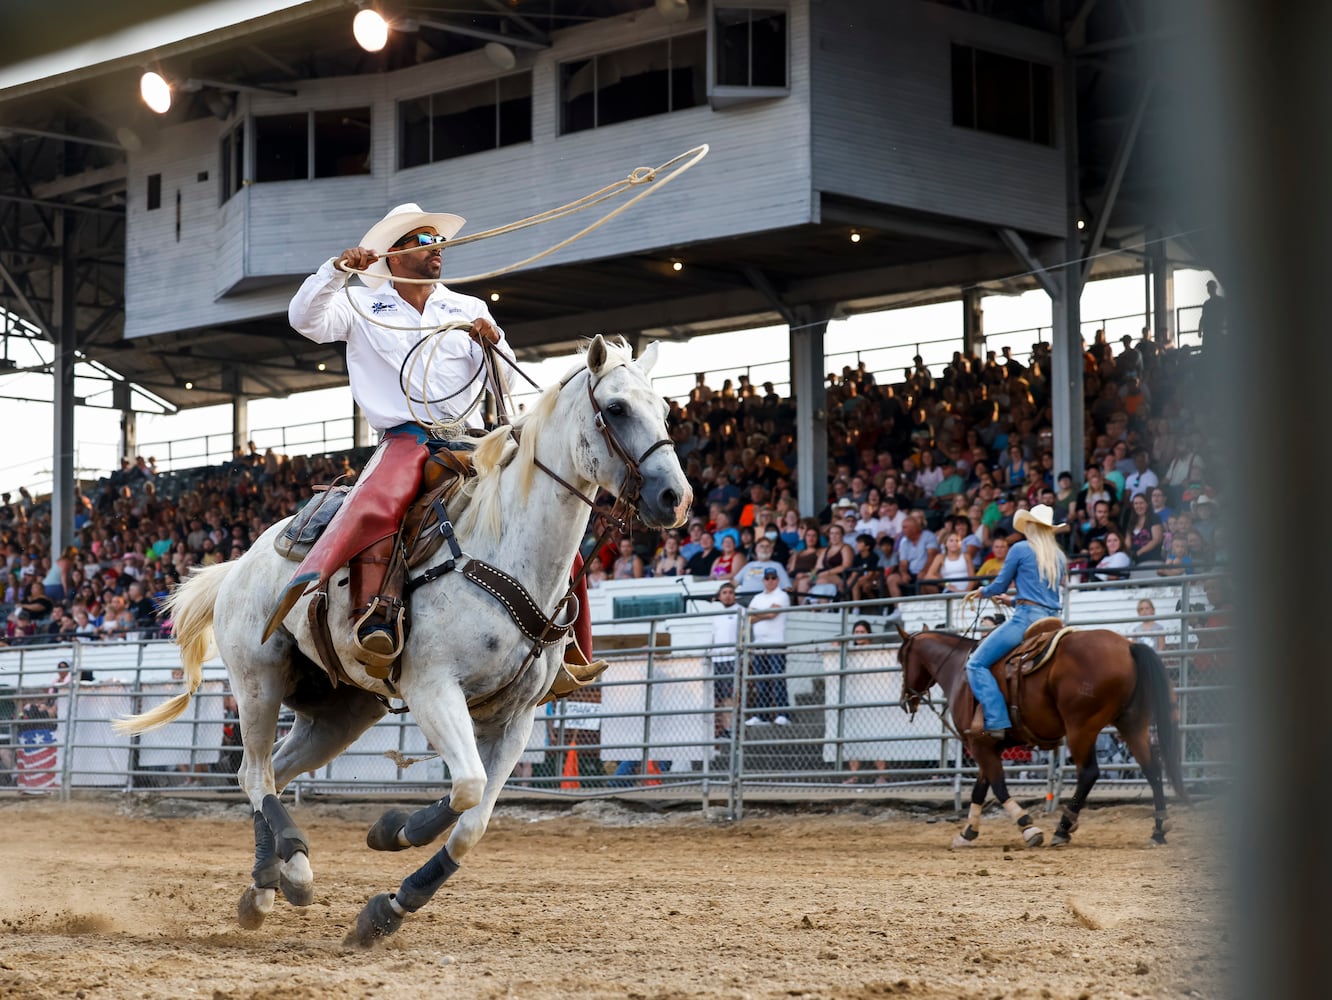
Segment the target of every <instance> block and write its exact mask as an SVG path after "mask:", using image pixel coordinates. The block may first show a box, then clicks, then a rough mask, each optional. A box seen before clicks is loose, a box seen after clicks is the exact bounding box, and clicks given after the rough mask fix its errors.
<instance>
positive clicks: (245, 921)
mask: <svg viewBox="0 0 1332 1000" xmlns="http://www.w3.org/2000/svg"><path fill="white" fill-rule="evenodd" d="M257 894H258V890H257V889H255V887H254V886H250V887H249V888H248V889H246V890H245V891H244V892H242V893H241V898H240V901H239V902H237V903H236V922H237V923H238V924H240V926H241V929H242V930H246V931H257V930H258V929H259V928H260V927H262V926H263V925H264V917H266V916H268V914H267V913H265V912H264V911H263V910H261V909H259V906H258V904H257V903H256V901H255V900H256V896H257Z"/></svg>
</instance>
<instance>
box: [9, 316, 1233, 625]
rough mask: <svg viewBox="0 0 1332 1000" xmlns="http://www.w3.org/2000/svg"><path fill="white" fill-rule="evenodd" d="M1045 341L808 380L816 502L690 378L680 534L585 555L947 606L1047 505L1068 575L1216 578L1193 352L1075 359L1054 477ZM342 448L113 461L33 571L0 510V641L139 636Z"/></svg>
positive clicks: (770, 447)
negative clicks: (823, 455) (1073, 413)
mask: <svg viewBox="0 0 1332 1000" xmlns="http://www.w3.org/2000/svg"><path fill="white" fill-rule="evenodd" d="M1049 371H1050V354H1049V345H1047V344H1036V345H1033V347H1032V351H1031V353H1030V355H1029V356H1028V357H1027V358H1025V359H1024V360H1019V359H1018V358H1017V357H1015V356H1014V355H1013V352H1012V351H1011V350H1010V349H1008V348H1005V349H1004V350H1003V352H1002V354H996V353H995V352H993V351H991V352H989V353H988V354H987V355H986V357H985V358H984V359H983V360H982V359H979V358H970V357H966V356H964V355H963V354H962V353H960V352H958V353H955V354H954V355H953V358H952V361H951V362H950V363H949V364H948V365H947V366H945V367H944V369H943V370H942V371H941V372H939V373H938V374H937V375H936V374H933V373H932V372H931V371H930V369H929V368H927V367H926V366H925V365H924V364H923V362H922V361H921V359H920V358H916V359H915V363H914V364H913V366H912V367H910V368H907V369H906V370H905V371H903V372H902V377H901V379H900V380H899V381H891V380H888V379H884V378H883V377H882V375H880V376H878V377H876V375H875V374H874V373H872V372H870V371H868V370H867V368H866V366H865V365H864V364H861V365H859V366H857V367H845V368H843V369H842V371H841V372H840V373H832V374H829V375H828V377H827V389H826V393H827V399H826V412H827V415H828V454H829V462H828V475H827V484H828V485H827V494H826V497H825V498H824V502H823V503H822V504H821V505H820V506H819V509H817V510H801V509H799V506H798V501H797V499H796V486H795V483H796V460H797V456H796V428H795V417H796V407H795V403H794V401H793V400H792V399H789V398H785V397H783V396H781V395H779V394H778V393H777V392H776V391H775V389H774V386H773V384H772V383H771V382H766V383H764V384H763V385H762V386H755V385H754V384H752V383H751V381H750V380H749V378H748V377H747V376H746V375H744V374H741V375H739V377H738V378H736V379H735V380H731V379H726V380H725V381H724V382H723V383H722V385H721V387H720V388H719V389H714V388H712V387H710V386H709V385H708V384H707V383H706V380H705V377H704V376H703V375H699V376H698V378H697V384H696V385H695V387H694V389H693V390H692V391H691V392H690V394H689V397H688V399H687V400H686V401H684V402H680V401H674V402H672V403H671V404H670V415H669V427H670V433H671V437H672V440H673V441H674V443H675V448H676V452H677V454H678V455H679V456H680V459H681V462H682V464H683V466H684V469H685V473H686V475H687V476H688V478H689V481H690V483H691V485H692V486H693V488H694V498H695V500H694V508H693V510H692V512H691V516H690V518H689V521H688V523H687V525H686V526H685V527H684V528H682V529H680V530H672V531H667V532H663V533H661V534H659V535H656V534H652V533H644V532H638V533H635V534H634V535H632V536H630V537H624V538H612V539H611V540H610V541H609V542H607V543H606V544H605V545H604V546H603V547H602V548H600V549H599V550H596V551H593V548H594V546H593V544H592V543H593V538H594V536H593V534H592V532H591V530H589V534H588V536H587V543H586V545H585V548H584V555H585V557H586V558H588V560H589V562H590V563H591V569H590V573H589V580H590V582H591V584H592V585H593V586H597V585H599V584H600V583H601V582H603V581H605V580H620V579H632V578H639V577H644V576H684V575H692V576H695V577H701V578H706V579H712V580H718V581H730V582H731V583H733V584H734V585H735V587H736V590H737V592H738V593H739V594H740V595H741V596H742V598H744V597H747V596H752V595H754V594H758V593H761V592H763V591H764V579H765V572H766V571H768V570H769V569H771V570H774V571H775V573H776V576H777V580H778V586H779V589H781V590H782V591H784V592H788V593H789V594H790V595H791V597H792V599H793V600H795V601H802V602H811V601H816V600H831V599H838V598H840V599H862V600H872V599H876V598H878V599H882V600H883V601H884V602H885V605H886V603H887V602H890V601H891V600H892V599H894V598H898V597H901V596H904V595H909V594H917V593H931V592H936V593H937V592H959V591H963V590H966V589H969V587H970V585H971V582H972V581H974V580H975V579H976V578H978V577H988V576H993V575H994V574H995V573H997V572H998V571H999V568H1000V567H1001V566H1002V564H1003V559H1004V557H1005V555H1006V552H1007V546H1008V544H1009V543H1011V542H1013V541H1015V540H1016V539H1017V538H1019V537H1020V536H1019V535H1018V534H1017V533H1016V532H1015V531H1014V530H1013V516H1014V515H1015V514H1016V513H1017V511H1018V510H1019V509H1021V508H1023V507H1029V506H1032V505H1035V504H1037V503H1048V504H1050V505H1051V506H1052V507H1053V508H1054V510H1055V519H1056V521H1066V522H1068V524H1069V526H1070V530H1068V531H1067V532H1066V533H1065V534H1064V535H1062V536H1061V537H1062V538H1063V540H1064V544H1065V545H1066V547H1067V550H1068V553H1069V555H1070V559H1071V566H1072V568H1073V571H1074V573H1075V574H1076V577H1077V578H1080V579H1102V580H1109V579H1117V578H1122V577H1124V576H1125V575H1127V574H1129V573H1131V572H1135V571H1136V572H1153V573H1156V574H1160V575H1163V576H1168V575H1175V574H1183V573H1188V572H1191V571H1196V570H1198V569H1202V568H1206V567H1209V566H1213V565H1217V564H1224V563H1225V562H1226V558H1227V542H1226V538H1225V533H1224V529H1223V528H1222V527H1221V526H1220V525H1219V524H1218V519H1217V517H1216V511H1217V509H1218V506H1219V504H1220V503H1221V502H1222V499H1223V497H1224V494H1225V488H1226V482H1225V472H1226V463H1224V462H1223V461H1221V460H1220V459H1219V457H1218V456H1216V455H1214V454H1211V453H1210V452H1209V450H1208V439H1207V435H1206V426H1207V423H1206V411H1205V405H1206V403H1205V401H1206V386H1205V385H1203V384H1201V383H1202V382H1203V381H1204V380H1203V379H1202V378H1201V377H1200V373H1201V371H1202V368H1201V357H1200V356H1199V355H1197V354H1194V353H1192V352H1188V351H1182V350H1175V349H1173V348H1172V347H1171V346H1170V345H1164V346H1162V345H1158V344H1156V343H1155V342H1154V341H1153V340H1152V338H1151V337H1150V336H1149V335H1148V334H1147V333H1146V331H1144V334H1143V336H1142V337H1141V338H1140V339H1139V340H1138V341H1137V342H1134V341H1133V340H1132V338H1130V337H1127V336H1126V337H1124V338H1122V340H1121V345H1120V347H1119V348H1118V350H1116V349H1115V348H1114V347H1113V345H1111V344H1110V343H1108V342H1107V340H1106V338H1105V336H1104V334H1103V333H1101V332H1098V334H1097V335H1096V337H1095V339H1094V341H1093V342H1092V343H1091V344H1090V345H1087V346H1086V351H1085V354H1084V379H1085V392H1086V399H1085V408H1084V412H1085V422H1086V427H1085V430H1086V439H1085V454H1086V455H1087V467H1086V468H1085V469H1082V470H1078V472H1077V474H1076V475H1075V474H1074V473H1073V471H1071V470H1057V471H1056V470H1055V468H1054V464H1053V457H1052V423H1053V421H1052V417H1051V391H1050V379H1049ZM360 457H362V456H353V455H341V456H337V457H333V456H321V457H314V458H305V457H293V458H290V459H288V458H286V457H284V456H281V455H276V454H274V452H273V451H272V450H271V449H269V450H267V451H264V452H261V451H260V450H259V449H258V448H256V447H255V446H254V445H253V443H251V445H250V447H249V449H248V451H246V450H243V449H237V452H236V455H235V456H234V458H233V460H232V461H230V462H228V463H225V464H223V465H221V466H215V467H212V468H209V469H206V470H201V471H195V472H193V473H188V474H174V473H173V474H168V475H165V476H163V475H160V474H159V473H158V472H157V469H156V463H155V461H154V460H153V459H151V458H146V459H145V458H142V457H140V458H136V459H134V460H131V459H129V458H126V459H124V460H122V462H121V466H120V468H119V469H118V470H117V471H115V472H114V473H112V474H111V475H109V476H107V477H106V478H105V479H103V480H101V481H100V482H98V483H97V484H96V485H95V486H94V487H92V488H90V489H88V490H86V491H82V490H81V491H78V492H76V494H75V497H74V503H75V515H74V526H75V538H74V544H73V545H72V546H70V547H69V548H68V549H67V550H66V551H65V552H64V553H63V554H62V555H60V556H59V557H58V558H57V559H56V560H55V562H54V563H52V561H51V557H50V537H51V511H50V505H49V502H37V501H36V500H34V498H33V497H32V495H31V494H30V493H29V492H28V490H26V489H20V490H19V491H18V495H17V497H15V496H13V495H11V494H8V493H6V494H4V495H3V496H2V497H0V546H3V551H4V554H5V572H6V577H5V580H4V583H3V593H0V598H3V605H4V611H5V614H6V628H5V634H4V635H3V636H0V644H10V645H12V644H15V643H21V642H39V641H40V642H50V641H81V642H82V641H87V642H92V641H104V640H109V639H117V638H136V637H149V636H154V635H157V634H159V633H160V630H161V629H163V628H164V626H165V625H169V623H163V622H162V621H161V620H160V617H159V609H160V607H161V605H162V602H163V600H164V599H165V597H166V596H167V595H168V594H169V593H170V591H171V588H172V587H173V586H175V584H177V583H178V582H179V581H180V580H181V579H182V578H183V576H184V575H185V574H186V573H187V572H188V571H189V570H190V568H191V567H193V566H199V565H202V566H206V565H210V564H212V563H216V562H220V561H224V560H228V559H234V558H237V557H238V556H240V555H241V554H242V553H244V552H245V551H246V550H247V549H248V548H249V546H250V545H251V544H252V543H253V542H254V540H255V539H256V538H258V536H259V535H260V534H261V533H262V532H263V531H264V530H265V529H266V528H267V527H268V525H270V524H272V523H273V522H274V521H276V520H279V519H281V518H283V517H286V516H287V515H289V514H292V513H294V512H295V511H296V510H298V509H299V508H300V507H301V506H302V505H303V504H304V503H305V502H306V501H307V500H308V499H309V498H310V496H311V495H312V488H313V487H314V486H316V485H318V484H322V483H329V482H332V481H334V480H335V479H337V478H338V477H339V476H344V475H351V474H354V464H353V458H360Z"/></svg>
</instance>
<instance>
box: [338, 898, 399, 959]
mask: <svg viewBox="0 0 1332 1000" xmlns="http://www.w3.org/2000/svg"><path fill="white" fill-rule="evenodd" d="M391 899H392V897H390V896H389V894H388V893H386V892H381V893H379V895H377V896H371V897H370V902H368V903H366V904H365V907H364V908H363V909H362V910H361V912H360V913H359V914H357V916H356V925H355V926H354V927H352V929H351V930H349V931H348V932H347V937H346V938H345V939H344V940H343V942H342V943H343V944H344V945H346V946H347V947H349V948H373V947H374V945H375V942H376V941H379V940H381V939H382V938H386V937H388V936H389V935H390V934H392V933H393V932H394V931H396V930H397V929H398V928H399V927H401V926H402V917H400V916H399V915H398V914H397V912H396V911H395V910H394V909H393V904H392V902H391Z"/></svg>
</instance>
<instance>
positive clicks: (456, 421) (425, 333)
mask: <svg viewBox="0 0 1332 1000" xmlns="http://www.w3.org/2000/svg"><path fill="white" fill-rule="evenodd" d="M708 149H709V147H708V145H707V143H704V144H702V145H700V146H695V147H694V148H693V149H690V150H687V151H685V152H683V153H681V154H679V155H678V156H673V157H671V159H669V160H667V161H666V162H665V163H662V164H661V165H660V166H656V167H636V168H634V170H632V171H631V172H630V173H629V176H628V177H626V178H624V179H623V180H619V181H615V182H614V183H612V184H608V185H606V186H605V187H603V188H600V189H599V190H597V191H593V192H592V193H591V194H587V195H584V196H583V197H581V198H577V199H575V200H574V201H571V202H568V203H567V204H564V205H561V206H559V207H558V208H552V209H549V210H547V211H545V212H539V213H538V214H536V215H529V216H528V217H527V218H525V219H519V220H518V221H517V222H510V223H508V224H506V225H503V226H496V227H495V228H493V229H487V230H484V231H482V232H479V233H473V234H472V235H470V236H463V237H458V238H456V239H452V240H449V241H448V243H447V244H446V246H449V247H454V246H461V245H463V244H466V243H474V242H476V241H477V240H485V239H490V238H492V237H495V236H503V235H505V234H507V233H513V232H517V231H519V230H521V229H528V228H530V227H532V226H536V225H540V224H542V223H545V222H553V221H554V220H556V219H562V218H564V217H565V216H567V215H573V214H575V213H576V212H581V211H583V210H584V209H588V208H591V207H592V206H594V205H599V204H601V203H602V202H604V201H608V200H610V199H611V198H615V197H617V196H619V195H620V194H623V193H624V192H625V191H628V190H629V189H630V188H634V187H641V186H642V185H644V184H646V185H647V187H646V188H644V189H643V190H642V191H640V192H638V194H636V195H634V196H633V197H632V198H630V199H629V200H628V201H626V202H625V203H624V204H623V205H620V206H618V207H616V208H614V209H612V210H611V211H609V212H607V213H606V214H605V215H603V216H602V217H601V218H599V219H597V220H596V221H595V222H593V223H592V224H591V225H589V226H585V227H584V228H583V229H580V230H579V231H578V232H576V233H574V234H573V235H572V236H569V237H567V238H565V239H563V240H560V241H559V242H558V243H555V244H554V245H552V246H550V247H547V248H546V249H545V250H542V251H541V252H540V253H536V254H533V255H532V256H530V257H526V258H524V259H523V260H520V261H517V262H515V263H513V264H509V265H506V266H505V267H501V268H496V269H495V270H493V271H485V272H483V273H481V274H468V275H463V276H461V277H454V278H446V277H444V276H442V275H441V276H440V277H438V278H396V277H395V278H394V279H393V281H394V282H395V283H402V284H411V285H434V284H446V283H447V284H451V285H461V284H467V283H469V282H474V281H484V280H486V279H487V278H493V277H496V276H498V275H501V274H508V273H509V272H511V271H516V270H518V269H519V268H523V267H526V266H527V265H529V264H533V263H535V262H536V261H539V260H542V259H543V258H545V257H549V256H550V255H551V254H553V253H556V252H557V251H559V250H562V249H564V248H565V247H567V246H569V245H570V244H573V243H576V242H577V241H578V240H580V239H582V238H583V237H584V236H586V235H588V234H589V233H591V232H594V231H595V230H597V229H600V228H601V227H602V226H604V225H605V224H606V223H608V222H610V220H611V219H613V218H615V217H616V216H617V215H620V214H621V213H623V212H625V211H627V210H628V209H629V208H630V207H632V206H633V205H635V204H637V203H638V202H640V201H642V200H643V199H644V198H646V197H647V196H648V195H650V194H652V193H653V192H654V191H658V190H660V189H661V188H663V187H665V186H666V185H667V184H669V183H670V182H671V181H673V180H674V179H675V178H677V177H679V176H680V175H681V174H682V173H684V172H685V171H686V170H688V169H689V168H690V167H692V166H693V165H694V164H696V163H697V162H698V161H699V160H701V159H703V157H705V156H707V155H708ZM419 250H420V248H419V247H405V248H403V249H401V250H389V251H386V252H385V253H382V254H379V255H378V256H379V257H380V259H383V258H386V257H396V256H397V255H398V254H404V253H417V252H419ZM334 267H336V268H338V270H340V271H345V272H348V273H351V274H361V275H364V274H366V273H367V271H366V270H364V269H360V268H354V267H347V266H346V265H345V264H343V263H342V262H341V261H338V262H336V263H335V264H334ZM343 291H344V293H345V294H346V296H347V301H348V303H349V304H350V305H351V307H352V310H353V311H354V312H355V313H356V314H357V315H358V316H360V317H361V318H362V319H364V320H366V321H367V322H369V323H372V324H374V325H375V326H378V327H380V328H381V329H385V330H392V331H395V332H399V333H418V334H420V335H421V340H420V341H418V342H417V343H416V345H414V346H413V347H412V349H411V350H410V351H408V352H407V356H406V357H405V358H403V362H402V365H401V367H400V368H399V370H398V379H399V388H401V389H402V391H403V394H404V395H405V396H406V398H407V407H408V410H409V412H410V413H411V414H412V418H413V419H414V420H416V421H417V422H418V423H420V424H421V425H422V426H424V427H427V428H429V429H431V431H432V432H434V433H437V434H438V435H439V436H441V437H445V438H448V437H456V436H458V434H459V432H460V431H461V429H462V427H463V426H464V423H465V421H466V418H467V417H468V415H470V414H471V413H472V412H473V411H474V410H475V409H476V408H477V407H478V406H479V405H480V404H481V400H482V397H483V396H484V394H485V385H484V374H485V366H484V365H481V366H479V367H478V368H477V370H476V372H475V373H474V374H473V375H472V377H471V378H470V379H469V380H468V381H467V383H466V384H465V385H464V386H463V388H462V389H459V390H458V391H457V392H453V393H450V394H449V395H448V396H444V397H441V398H440V399H430V398H428V397H427V396H426V394H425V386H426V384H427V383H426V380H427V379H428V377H429V374H430V366H431V362H432V361H433V359H434V355H435V350H436V349H437V345H438V342H439V339H440V337H441V335H442V334H446V333H449V332H450V331H452V330H454V329H460V328H461V329H465V328H466V327H467V326H468V325H469V324H467V323H460V322H457V321H450V322H448V323H445V324H443V325H441V326H436V327H421V326H394V325H392V324H389V323H384V322H382V321H381V320H380V319H378V318H377V317H375V316H372V315H370V314H368V313H366V312H365V311H364V310H362V309H361V308H360V306H358V305H357V304H356V300H355V299H354V298H353V297H352V295H351V289H350V286H344V287H343ZM427 342H429V343H430V344H431V349H430V351H429V352H428V353H426V354H425V355H424V360H422V356H421V355H420V353H419V352H420V350H421V348H423V347H424V346H425V345H426V343H427ZM501 357H502V355H501ZM504 360H505V361H506V362H508V359H507V358H505V359H504ZM418 364H419V365H420V369H421V381H420V382H419V383H415V384H419V385H420V386H421V392H420V393H419V394H414V393H413V391H412V389H411V386H412V384H413V382H412V376H413V375H414V374H415V372H416V368H417V365H418ZM495 375H496V378H495V381H496V383H497V384H496V389H497V391H502V390H503V388H504V386H503V382H502V381H501V380H499V379H498V377H497V376H498V373H497V372H496V373H495ZM478 381H481V383H482V384H481V385H479V386H478V388H477V391H476V394H475V396H474V397H473V399H472V401H471V402H470V403H469V404H468V405H467V407H466V409H464V410H463V411H462V412H461V413H460V414H456V415H455V416H452V417H443V416H441V415H440V414H437V413H436V412H435V411H434V410H433V407H434V405H435V404H441V403H445V402H448V401H449V400H450V399H453V398H455V397H457V396H459V395H461V394H462V393H463V392H464V391H466V390H467V389H468V388H469V387H470V386H472V385H474V384H476V383H477V382H478ZM529 381H530V379H529ZM417 405H420V406H421V407H422V408H423V412H422V413H418V411H417V409H416V407H417Z"/></svg>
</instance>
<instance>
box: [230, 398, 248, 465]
mask: <svg viewBox="0 0 1332 1000" xmlns="http://www.w3.org/2000/svg"><path fill="white" fill-rule="evenodd" d="M249 443H250V397H249V396H241V395H239V394H238V395H236V396H233V397H232V399H231V453H232V455H235V454H236V449H237V448H239V449H240V450H241V453H242V454H248V453H249V449H248V448H247V447H246V445H248V444H249Z"/></svg>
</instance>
